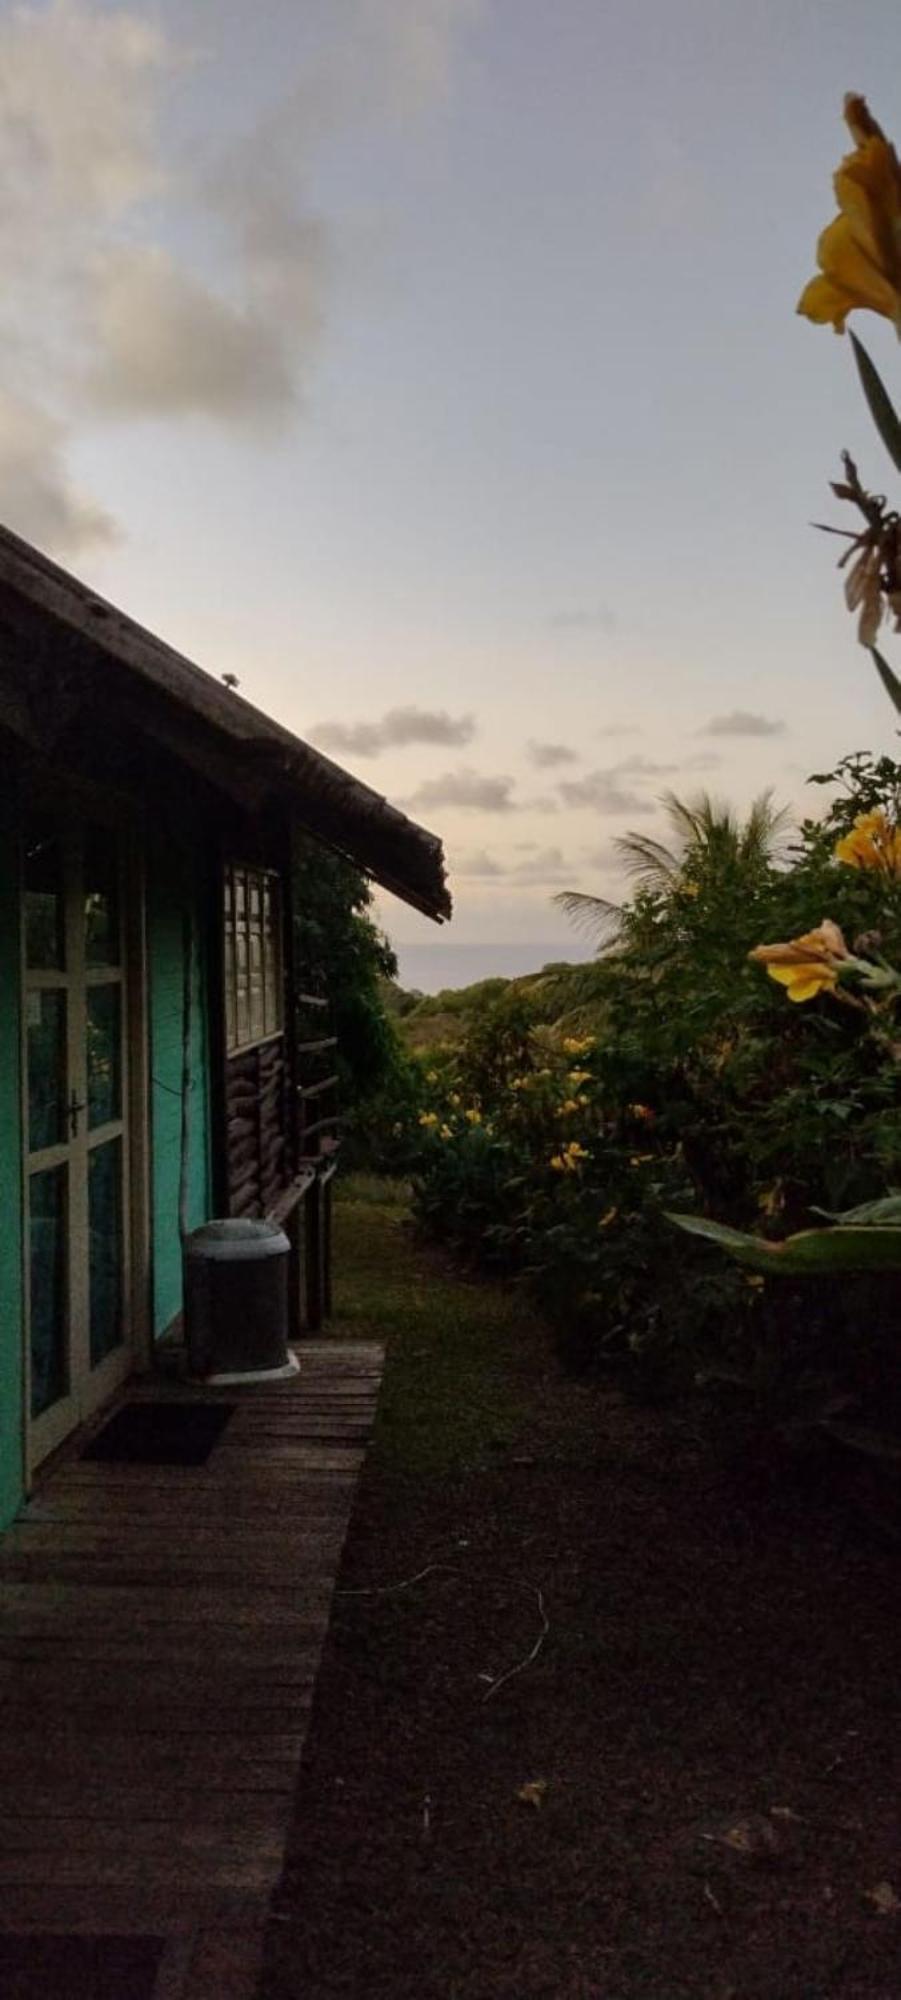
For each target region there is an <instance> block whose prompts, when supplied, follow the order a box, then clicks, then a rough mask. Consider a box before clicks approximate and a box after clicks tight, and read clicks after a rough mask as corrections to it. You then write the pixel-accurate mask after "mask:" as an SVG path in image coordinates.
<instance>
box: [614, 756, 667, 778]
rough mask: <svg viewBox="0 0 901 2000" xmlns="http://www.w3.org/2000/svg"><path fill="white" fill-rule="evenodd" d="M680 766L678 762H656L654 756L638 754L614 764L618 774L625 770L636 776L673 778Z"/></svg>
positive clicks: (631, 775)
mask: <svg viewBox="0 0 901 2000" xmlns="http://www.w3.org/2000/svg"><path fill="white" fill-rule="evenodd" d="M680 768H681V767H680V766H679V765H678V764H655V763H654V760H653V758H652V757H638V756H636V757H624V758H623V759H622V762H621V763H619V764H616V765H615V766H614V769H615V770H616V772H617V774H619V772H620V771H623V772H626V773H627V774H628V775H629V776H630V777H635V778H671V777H672V776H673V773H674V772H675V771H678V770H679V769H680Z"/></svg>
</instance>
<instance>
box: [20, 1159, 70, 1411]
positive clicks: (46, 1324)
mask: <svg viewBox="0 0 901 2000" xmlns="http://www.w3.org/2000/svg"><path fill="white" fill-rule="evenodd" d="M67 1173H68V1169H67V1168H66V1167H65V1166H61V1167H50V1168H49V1169H48V1170H47V1172H45V1173H42V1174H32V1175H31V1178H30V1180H29V1183H28V1196H29V1225H28V1227H29V1271H30V1303H31V1414H32V1416H33V1417H39V1416H40V1415H41V1413H42V1411H44V1410H49V1408H50V1406H51V1404H52V1403H57V1402H58V1401H59V1399H60V1397H61V1396H65V1395H67V1394H68V1390H69V1354H68V1346H69V1343H68V1339H67V1331H68V1329H67V1318H68V1311H67V1293H68V1282H67V1280H68V1264H67V1254H66V1245H67V1237H68V1226H67V1200H66V1195H67V1179H66V1176H67Z"/></svg>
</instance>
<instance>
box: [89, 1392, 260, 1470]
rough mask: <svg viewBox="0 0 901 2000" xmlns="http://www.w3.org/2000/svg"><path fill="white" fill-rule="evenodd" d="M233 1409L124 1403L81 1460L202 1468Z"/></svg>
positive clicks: (227, 1405) (213, 1405)
mask: <svg viewBox="0 0 901 2000" xmlns="http://www.w3.org/2000/svg"><path fill="white" fill-rule="evenodd" d="M237 1407H238V1406H237V1403H125V1404H123V1407H122V1409H121V1410H117V1411H116V1414H115V1416H114V1417H110V1420H109V1423H106V1424H104V1426H103V1429H102V1430H100V1431H98V1432H97V1435H96V1437H93V1438H92V1439H91V1441H90V1444H87V1445H86V1446H85V1448H84V1451H83V1452H82V1454H81V1456H82V1458H93V1459H99V1460H100V1462H101V1463H102V1464H105V1465H115V1464H119V1465H205V1464H206V1461H207V1459H208V1458H209V1455H210V1452H211V1451H212V1449H213V1446H214V1444H217V1443H218V1441H219V1439H220V1437H221V1436H222V1433H223V1431H224V1429H225V1426H226V1424H227V1423H228V1420H229V1417H230V1416H232V1415H233V1414H234V1411H235V1410H236V1409H237Z"/></svg>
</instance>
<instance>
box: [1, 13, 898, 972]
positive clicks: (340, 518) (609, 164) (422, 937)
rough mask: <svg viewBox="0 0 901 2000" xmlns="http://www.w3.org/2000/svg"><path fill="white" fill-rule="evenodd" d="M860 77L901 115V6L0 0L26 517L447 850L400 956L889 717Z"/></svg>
mask: <svg viewBox="0 0 901 2000" xmlns="http://www.w3.org/2000/svg"><path fill="white" fill-rule="evenodd" d="M848 89H854V90H858V91H862V92H864V93H865V94H867V96H868V98H869V101H870V104H871V108H872V109H873V111H874V113H875V115H876V116H877V117H878V118H879V119H880V120H881V122H882V123H883V124H884V125H885V126H886V128H887V130H888V131H889V132H890V133H891V134H893V135H894V136H895V138H896V139H901V12H899V9H898V6H897V0H855V5H854V7H853V8H852V7H849V6H848V5H847V0H554V5H553V6H548V4H547V0H304V4H302V5H299V4H298V0H254V5H253V6H252V7H251V6H249V5H248V4H247V0H177V4H176V3H175V0H157V4H154V5H153V6H146V5H142V4H140V0H136V4H128V5H119V4H114V0H25V3H24V4H20V5H10V4H8V0H0V256H2V268H3V274H4V282H3V288H2V297H0V364H2V365H0V490H2V502H0V517H2V518H3V519H4V520H5V521H6V523H7V525H8V526H10V527H12V528H14V529H16V530H17V531H18V532H19V533H20V534H24V535H25V536H27V537H28V538H29V539H30V540H32V541H34V542H35V543H37V545H38V546H39V547H41V548H42V549H44V550H45V551H46V552H47V553H48V554H50V555H52V556H54V557H55V558H56V559H57V560H58V561H61V562H63V563H64V564H66V565H67V566H68V567H70V568H72V569H73V570H74V571H75V572H76V573H77V574H78V575H80V576H82V577H83V578H84V579H85V580H86V581H87V582H88V583H90V584H91V585H92V586H93V587H94V588H95V589H97V590H99V591H102V592H103V593H104V594H105V595H106V596H108V597H111V598H112V599H113V600H114V601H115V602H116V603H117V604H119V605H121V606H122V608H123V609H124V610H126V611H128V612H129V613H130V614H131V615H132V616H133V617H136V618H138V619H139V620H141V622H143V623H145V624H147V625H149V626H150V627H151V629H153V630H154V631H156V632H158V633H159V634H160V635H161V636H162V637H164V638H166V639H167V640H168V641H169V642H170V643H171V644H173V645H175V646H177V647H179V648H181V649H182V650H183V651H184V652H186V653H188V654H189V655H190V656H191V657H192V658H193V659H195V660H197V661H198V662H199V663H200V664H201V665H203V666H205V667H207V668H208V669H209V670H210V671H211V672H213V673H216V674H221V673H226V672H227V673H234V674H236V675H237V676H238V679H239V681H240V686H241V691H242V693H243V694H245V695H247V697H248V698H249V699H250V700H252V701H254V702H256V703H258V704H259V705H260V706H261V707H262V708H264V709H266V710H268V711H269V712H270V713H271V714H273V715H276V716H277V717H278V718H279V719H280V720H281V721H282V722H284V723H285V724H287V726H288V727H290V728H292V729H294V730H296V731H297V732H298V733H299V734H301V735H303V736H305V737H307V738H308V739H309V740H310V741H312V742H314V743H316V744H317V745H319V746H320V747H321V748H322V749H324V750H327V751H328V752H329V754H330V755H332V756H334V757H336V758H337V759H338V761H339V762H341V763H343V764H345V765H346V766H347V767H348V768H349V769H351V770H353V771H355V772H357V773H358V774H359V775H360V776H361V777H363V778H365V779H366V781H367V782H368V783H370V784H372V785H374V786H375V787H376V788H377V789H378V790H379V791H381V792H384V793H385V794H386V795H387V796H388V797H390V798H391V799H392V800H393V801H394V802H395V803H397V804H399V805H402V806H403V807H404V808H405V810H407V811H408V812H409V813H410V814H411V815H412V816H413V817H414V818H416V819H418V820H420V821H421V822H422V823H423V824H425V825H427V826H429V827H430V828H432V829H433V830H434V831H436V832H438V833H439V834H440V835H441V836H442V837H443V839H444V842H445V846H446V850H447V856H448V863H449V868H450V876H451V886H452V890H453V894H454V898H455V904H456V915H455V918H454V921H453V923H452V924H451V925H450V926H449V927H447V928H446V929H444V930H443V931H438V930H436V929H435V927H434V926H432V925H430V924H429V923H428V921H427V920H426V919H424V918H421V917H420V916H418V915H417V914H416V913H415V912H414V911H411V910H408V909H406V908H405V907H404V906H403V905H401V904H400V903H398V902H396V901H394V900H393V899H391V898H388V897H382V896H380V897H379V899H378V903H377V909H378V914H379V917H380V920H381V921H382V922H383V923H384V924H385V926H386V928H387V930H388V933H389V935H390V936H391V938H392V940H393V942H394V944H395V946H396V948H397V950H398V953H399V956H400V963H401V976H402V978H403V979H404V981H405V983H407V984H413V985H417V986H421V987H425V988H429V989H435V988H437V987H440V986H443V985H454V984H457V983H462V982H463V981H466V980H468V979H470V978H474V977H480V976H483V975H484V974H486V973H489V972H494V971H516V970H525V969H528V968H529V967H531V966H533V965H535V966H537V965H540V964H541V963H542V962H544V961H545V960H547V959H550V958H555V959H560V958H567V957H581V956H585V955H586V954H587V953H588V952H589V951H590V949H591V947H590V945H589V944H588V943H587V942H586V940H585V939H584V938H582V937H581V936H580V935H579V934H578V933H577V932H574V931H573V929H572V927H571V926H570V925H569V924H568V923H567V921H566V919H565V918H564V916H563V914H562V913H561V912H560V910H559V909H557V908H556V907H555V905H554V904H553V901H552V898H553V896H554V894H555V892H556V891H558V890H560V889H563V888H581V889H587V890H593V891H597V892H599V893H600V894H602V895H606V896H613V897H616V896H617V895H618V894H619V893H621V889H622V876H621V872H620V868H619V864H618V860H617V855H616V850H615V846H614V842H615V839H616V837H617V836H619V835H621V834H622V833H623V832H625V831H627V830H628V829H630V828H636V829H640V830H642V831H647V832H650V833H653V834H660V833H661V832H662V831H663V821H662V817H661V812H660V807H659V799H660V795H661V793H662V792H663V791H664V790H665V789H667V788H673V789H674V790H676V791H677V792H678V793H679V794H680V796H685V795H691V794H692V793H694V792H696V791H697V789H698V788H699V787H701V786H703V787H705V788H706V789H708V790H709V791H711V792H713V793H714V794H715V795H717V796H722V797H724V798H728V799H729V800H730V801H732V802H733V803H734V804H735V805H736V806H738V807H744V806H746V805H747V804H748V802H749V801H750V799H751V798H752V797H753V796H754V794H755V793H756V792H758V791H759V790H761V789H762V788H763V787H765V786H772V787H773V789H774V792H775V795H776V798H777V800H778V801H779V802H780V803H781V802H785V803H788V804H789V805H791V806H792V807H793V808H794V809H795V810H796V811H797V812H798V813H801V812H805V811H814V810H816V809H817V808H818V806H819V805H820V803H821V798H822V795H821V794H818V793H814V794H811V793H810V792H805V782H804V781H805V778H806V777H807V776H808V774H809V773H810V772H811V771H814V770H823V769H828V768H830V767H831V766H832V765H834V763H835V762H836V760H837V759H838V758H839V757H840V756H842V755H843V754H845V753H846V752H849V751H851V750H856V749H862V748H868V749H873V750H877V751H891V749H892V748H893V742H894V738H893V730H892V720H891V712H890V710H889V707H888V704H887V702H886V700H885V697H884V695H882V694H881V692H880V690H879V688H878V685H877V683H876V679H875V676H874V674H873V671H872V667H871V665H870V662H869V660H868V658H867V656H866V655H865V654H864V653H863V652H862V651H861V650H860V649H859V648H858V647H857V645H856V641H855V635H854V629H853V623H852V621H851V620H850V619H849V617H848V614H847V612H846V610H845V608H844V605H843V601H842V596H841V579H840V578H839V577H838V576H837V574H836V571H835V559H836V551H837V549H838V548H839V547H840V545H839V544H838V543H836V542H835V541H834V540H832V538H830V537H826V536H823V535H818V534H816V533H815V532H813V530H812V528H811V525H810V524H811V522H812V521H814V520H823V519H826V520H834V521H837V522H840V521H841V518H842V515H841V508H840V503H838V502H837V501H835V500H834V499H833V497H832V495H831V494H830V493H829V490H828V481H829V479H830V478H833V477H836V476H837V475H838V472H839V469H840V468H839V453H840V450H841V448H842V447H843V446H847V447H848V448H849V449H850V450H851V451H852V453H853V454H854V455H855V457H856V458H857V459H858V462H859V464H860V467H861V471H862V472H863V474H864V477H865V479H868V480H869V482H870V483H871V484H872V485H874V486H876V487H877V488H878V487H880V486H882V485H884V484H885V483H886V478H887V471H888V461H887V460H885V458H884V456H883V454H882V447H881V446H880V445H879V443H878V441H877V439H876V438H875V434H874V433H873V431H872V429H871V426H870V423H869V419H868V417H867V415H866V412H865V409H864V405H863V403H862V399H861V396H860V392H859V389H858V386H857V383H856V378H855V375H854V370H853V365H852V360H851V354H850V349H849V345H848V342H847V341H846V340H842V339H838V338H836V337H835V336H834V335H833V333H832V332H831V330H829V329H828V328H814V327H812V326H811V325H810V324H808V323H807V322H806V321H803V320H801V319H799V318H798V317H797V316H796V315H795V310H794V308H795V304H796V300H797V297H798V294H799V292H800V290H801V288H802V286H803V284H804V283H805V282H806V280H807V278H808V277H809V276H811V275H812V274H813V271H814V268H815V265H814V249H815V243H816V237H817V235H818V233H819V231H820V229H821V228H822V227H823V226H824V225H825V223H826V222H827V221H828V220H829V219H830V217H831V215H832V214H833V212H834V202H833V198H832V192H831V175H832V172H833V170H834V168H835V166H836V165H837V163H838V160H839V157H840V155H841V153H842V152H844V151H845V150H846V149H847V146H848V144H849V143H850V142H849V141H848V139H847V134H846V132H845V128H844V126H843V124H842V122H841V104H842V98H843V94H844V92H845V91H846V90H848ZM857 324H858V331H859V332H860V333H861V335H862V336H863V337H864V338H865V339H866V342H867V345H868V347H869V349H870V351H871V353H872V355H873V357H874V359H875V360H876V362H877V365H879V366H880V367H881V368H882V369H883V371H884V373H885V376H886V380H887V382H888V383H889V385H890V386H891V385H892V383H893V381H895V382H897V377H898V361H897V356H896V354H895V353H894V352H893V349H894V346H895V336H894V333H893V331H892V329H891V327H890V326H889V325H888V323H887V322H884V321H881V320H878V319H876V318H875V317H874V316H873V315H872V314H866V315H860V316H858V322H857ZM893 371H894V372H893ZM886 644H887V650H888V651H889V656H890V657H891V642H890V641H888V640H887V641H886ZM896 664H897V660H896Z"/></svg>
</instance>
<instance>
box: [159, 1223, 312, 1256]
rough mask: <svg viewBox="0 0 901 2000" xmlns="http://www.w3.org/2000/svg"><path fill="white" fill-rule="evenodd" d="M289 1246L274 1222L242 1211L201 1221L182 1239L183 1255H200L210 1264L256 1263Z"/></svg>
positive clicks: (282, 1252) (283, 1254)
mask: <svg viewBox="0 0 901 2000" xmlns="http://www.w3.org/2000/svg"><path fill="white" fill-rule="evenodd" d="M290 1248H291V1245H290V1243H289V1242H288V1238H287V1236H286V1235H285V1232H284V1230H283V1229H280V1228H279V1225H278V1223H277V1222H270V1221H265V1220H264V1221H260V1222H255V1221H254V1220H253V1218H252V1217H251V1216H242V1215H230V1216H223V1217H222V1218H221V1220H218V1221H214V1222H205V1223H203V1225H202V1227H201V1228H200V1229H193V1230H192V1231H191V1234H190V1236H188V1237H187V1238H186V1240H185V1255H186V1256H187V1257H200V1258H202V1259H203V1260H204V1262H207V1263H211V1264H244V1263H255V1264H259V1263H262V1262H263V1261H264V1260H265V1259H266V1258H267V1257H284V1256H285V1255H286V1254H287V1252H288V1251H289V1250H290Z"/></svg>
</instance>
